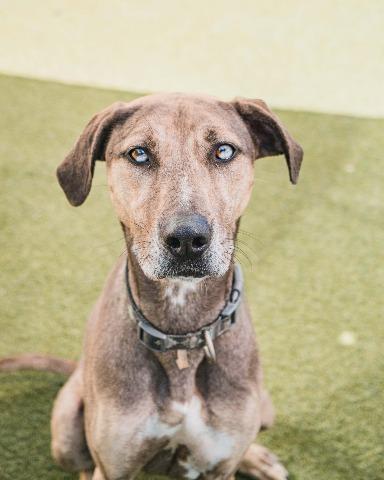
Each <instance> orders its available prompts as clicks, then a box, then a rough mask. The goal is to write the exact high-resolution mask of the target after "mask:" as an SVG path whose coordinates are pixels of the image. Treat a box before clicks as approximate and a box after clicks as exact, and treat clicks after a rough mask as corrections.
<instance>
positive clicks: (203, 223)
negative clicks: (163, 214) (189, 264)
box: [163, 214, 211, 260]
mask: <svg viewBox="0 0 384 480" xmlns="http://www.w3.org/2000/svg"><path fill="white" fill-rule="evenodd" d="M163 238H164V243H165V245H166V247H167V249H168V250H169V251H170V252H171V253H172V254H173V255H174V256H175V257H178V258H180V259H181V260H185V259H188V258H193V257H197V256H199V255H202V253H203V252H205V250H207V248H208V246H209V242H210V240H211V228H210V226H209V223H208V222H207V220H206V218H204V217H203V216H201V215H196V214H192V215H179V216H177V217H174V218H172V219H171V220H170V221H169V222H167V225H166V226H165V228H164V233H163Z"/></svg>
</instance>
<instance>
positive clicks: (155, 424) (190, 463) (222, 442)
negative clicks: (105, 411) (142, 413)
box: [142, 396, 234, 479]
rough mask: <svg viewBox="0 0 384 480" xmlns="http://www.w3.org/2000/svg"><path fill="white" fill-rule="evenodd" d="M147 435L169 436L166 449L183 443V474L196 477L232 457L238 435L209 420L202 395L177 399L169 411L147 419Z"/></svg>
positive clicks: (165, 437) (152, 437)
mask: <svg viewBox="0 0 384 480" xmlns="http://www.w3.org/2000/svg"><path fill="white" fill-rule="evenodd" d="M142 434H143V439H144V438H145V439H148V440H154V439H167V440H168V444H167V445H166V450H171V451H173V452H175V451H176V449H178V448H179V447H181V446H182V447H183V454H182V455H181V456H179V458H178V460H177V461H178V464H179V467H181V468H182V470H183V476H184V477H185V478H188V479H195V478H198V476H199V475H200V474H201V473H204V472H206V471H210V470H212V469H213V468H214V467H215V466H216V465H218V464H219V463H220V462H222V461H224V460H227V459H229V458H230V457H231V454H232V452H233V447H234V438H233V437H232V436H231V435H230V434H229V433H228V432H225V431H223V429H220V428H217V427H216V428H215V427H214V426H212V425H211V424H210V422H209V419H208V418H207V415H206V413H205V411H204V408H203V405H202V402H201V400H200V398H199V397H197V396H193V397H192V398H191V399H190V400H189V401H187V402H184V403H179V402H176V401H173V402H172V403H171V404H170V407H169V409H168V411H167V412H166V414H165V415H161V416H160V415H159V414H158V413H154V414H152V415H151V416H150V417H148V419H147V420H146V422H145V425H144V428H143V431H142Z"/></svg>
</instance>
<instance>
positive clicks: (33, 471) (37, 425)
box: [0, 372, 77, 480]
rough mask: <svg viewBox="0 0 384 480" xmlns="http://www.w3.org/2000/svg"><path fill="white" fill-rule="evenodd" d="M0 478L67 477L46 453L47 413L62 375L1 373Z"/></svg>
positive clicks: (63, 478) (66, 478)
mask: <svg viewBox="0 0 384 480" xmlns="http://www.w3.org/2000/svg"><path fill="white" fill-rule="evenodd" d="M0 381H1V392H0V430H1V435H0V459H1V462H0V478H1V479H2V480H31V479H38V478H39V479H44V480H46V479H47V480H51V479H52V480H70V479H73V478H77V476H74V475H70V474H68V473H65V472H63V471H62V470H61V469H60V468H59V467H56V466H55V465H54V463H53V460H52V458H51V456H50V445H49V443H50V429H49V421H50V413H51V408H52V403H53V400H54V398H55V396H56V393H57V392H58V390H59V388H60V387H61V385H62V384H63V383H64V378H63V377H59V376H57V375H52V374H45V373H35V372H28V373H26V372H23V373H12V374H1V377H0Z"/></svg>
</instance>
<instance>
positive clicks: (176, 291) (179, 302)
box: [164, 279, 200, 307]
mask: <svg viewBox="0 0 384 480" xmlns="http://www.w3.org/2000/svg"><path fill="white" fill-rule="evenodd" d="M199 281H200V279H198V280H197V281H196V280H170V281H169V285H168V286H167V287H166V288H165V290H164V293H165V296H166V297H167V299H168V301H169V303H170V305H172V306H174V307H184V305H185V304H186V301H187V296H188V294H189V293H191V292H194V291H195V290H196V288H198V282H199Z"/></svg>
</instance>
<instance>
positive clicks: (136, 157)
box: [128, 147, 149, 165]
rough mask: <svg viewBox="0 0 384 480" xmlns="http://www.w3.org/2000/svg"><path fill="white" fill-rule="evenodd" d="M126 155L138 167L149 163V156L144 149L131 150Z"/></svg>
mask: <svg viewBox="0 0 384 480" xmlns="http://www.w3.org/2000/svg"><path fill="white" fill-rule="evenodd" d="M128 155H129V156H130V157H131V159H132V160H133V161H134V162H135V163H137V164H138V165H143V164H144V163H148V162H149V155H148V153H147V151H146V150H145V148H142V147H136V148H132V150H130V151H129V152H128Z"/></svg>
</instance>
